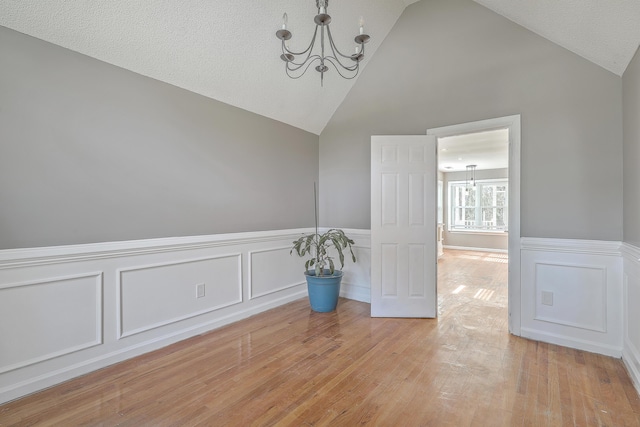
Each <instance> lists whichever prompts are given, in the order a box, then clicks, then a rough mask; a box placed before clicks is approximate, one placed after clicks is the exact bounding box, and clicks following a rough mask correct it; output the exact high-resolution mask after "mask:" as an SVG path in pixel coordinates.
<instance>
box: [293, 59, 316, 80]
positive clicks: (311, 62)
mask: <svg viewBox="0 0 640 427" xmlns="http://www.w3.org/2000/svg"><path fill="white" fill-rule="evenodd" d="M314 56H315V57H316V58H313V59H312V60H311V61H310V62H309V63H308V64H307V67H306V68H305V69H304V71H303V72H302V73H300V74H299V75H297V76H294V75H292V74H291V73H290V72H291V71H296V70H299V69H300V67H298V68H296V69H290V68H289V63H287V66H286V68H285V70H286V72H287V76H289V78H291V79H299V78H300V77H302V76H304V74H305V73H306V72H307V70H308V69H309V67H310V66H311V64H313V63H314V62H315V61H316V60H317V59H319V58H320V57H319V56H318V55H314ZM305 63H306V62H305ZM305 63H303V64H302V65H304V64H305Z"/></svg>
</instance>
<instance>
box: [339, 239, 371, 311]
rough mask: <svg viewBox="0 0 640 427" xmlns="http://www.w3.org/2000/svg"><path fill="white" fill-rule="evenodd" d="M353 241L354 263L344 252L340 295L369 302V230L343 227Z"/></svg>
mask: <svg viewBox="0 0 640 427" xmlns="http://www.w3.org/2000/svg"><path fill="white" fill-rule="evenodd" d="M344 232H345V233H346V234H347V236H349V237H350V238H352V239H353V240H354V241H355V245H354V246H353V253H354V254H355V256H356V263H355V264H354V263H352V262H351V261H350V259H349V256H347V255H346V254H345V259H346V260H345V266H344V269H343V271H344V276H343V277H342V285H341V289H340V296H342V297H345V298H349V299H352V300H356V301H362V302H366V303H370V302H371V231H370V230H354V229H344Z"/></svg>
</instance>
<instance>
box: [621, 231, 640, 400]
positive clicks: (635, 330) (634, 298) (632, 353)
mask: <svg viewBox="0 0 640 427" xmlns="http://www.w3.org/2000/svg"><path fill="white" fill-rule="evenodd" d="M622 254H623V256H624V298H623V301H624V307H623V310H624V313H625V316H624V349H623V353H622V359H623V360H624V363H625V365H626V366H627V369H628V371H629V374H630V376H631V378H632V379H633V383H634V385H635V387H636V390H638V392H639V393H640V310H639V309H638V307H640V248H639V247H637V246H633V245H630V244H628V243H625V244H624V245H623V247H622Z"/></svg>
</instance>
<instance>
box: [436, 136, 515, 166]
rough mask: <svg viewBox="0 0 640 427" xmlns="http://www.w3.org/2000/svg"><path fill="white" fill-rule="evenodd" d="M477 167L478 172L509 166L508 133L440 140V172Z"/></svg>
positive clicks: (453, 137)
mask: <svg viewBox="0 0 640 427" xmlns="http://www.w3.org/2000/svg"><path fill="white" fill-rule="evenodd" d="M467 165H476V169H477V170H483V169H502V168H508V167H509V130H508V129H498V130H492V131H488V132H477V133H468V134H464V135H456V136H448V137H445V138H438V169H439V170H440V171H442V172H457V171H465V170H467Z"/></svg>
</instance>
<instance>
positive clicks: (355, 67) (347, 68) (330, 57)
mask: <svg viewBox="0 0 640 427" xmlns="http://www.w3.org/2000/svg"><path fill="white" fill-rule="evenodd" d="M325 59H326V60H332V61H331V63H332V64H334V67H335V66H336V63H338V65H340V68H342V69H343V70H347V71H355V70H356V69H357V68H358V67H359V63H358V62H356V63H355V64H353V65H351V66H346V65H344V64H343V63H342V62H340V60H339V59H338V58H336V57H335V56H331V55H329V56H326V57H325ZM334 61H335V62H334Z"/></svg>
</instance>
